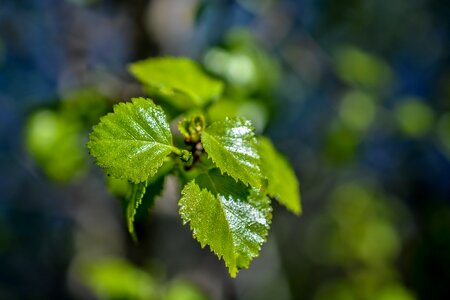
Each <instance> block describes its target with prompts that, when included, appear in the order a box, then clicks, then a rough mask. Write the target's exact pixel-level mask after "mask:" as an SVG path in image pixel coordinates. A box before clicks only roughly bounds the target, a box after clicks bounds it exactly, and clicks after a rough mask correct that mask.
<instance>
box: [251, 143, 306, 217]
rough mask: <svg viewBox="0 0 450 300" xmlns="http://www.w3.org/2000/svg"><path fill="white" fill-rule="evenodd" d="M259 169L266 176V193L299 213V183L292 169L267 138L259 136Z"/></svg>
mask: <svg viewBox="0 0 450 300" xmlns="http://www.w3.org/2000/svg"><path fill="white" fill-rule="evenodd" d="M258 142H259V154H260V155H261V161H262V165H261V169H262V172H263V174H264V175H265V176H266V177H267V178H268V186H267V193H268V194H269V195H270V196H272V197H275V198H276V199H277V200H278V202H280V203H281V204H282V205H284V206H285V207H286V208H288V209H289V210H290V211H292V212H293V213H295V214H297V215H299V214H300V213H301V206H300V194H299V184H298V181H297V177H296V176H295V173H294V170H293V169H292V167H291V166H290V165H289V163H288V162H287V160H286V159H285V158H284V157H283V156H282V155H281V154H280V153H279V152H278V151H277V150H276V149H275V147H274V146H273V145H272V143H271V142H270V140H269V139H267V138H264V137H260V138H259V139H258Z"/></svg>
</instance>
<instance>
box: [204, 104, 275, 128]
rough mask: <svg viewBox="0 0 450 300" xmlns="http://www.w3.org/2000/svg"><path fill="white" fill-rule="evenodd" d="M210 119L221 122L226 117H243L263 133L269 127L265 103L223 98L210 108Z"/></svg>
mask: <svg viewBox="0 0 450 300" xmlns="http://www.w3.org/2000/svg"><path fill="white" fill-rule="evenodd" d="M208 117H209V119H210V120H211V121H220V120H223V119H225V118H226V117H242V118H244V119H247V120H250V121H251V122H252V124H253V125H254V126H255V131H256V132H258V133H261V132H263V131H264V128H265V127H266V125H267V121H268V119H269V112H268V109H267V107H266V105H265V103H264V102H263V101H258V100H253V99H239V100H237V99H235V98H233V99H229V98H222V99H220V100H219V101H216V102H215V103H213V104H212V105H211V106H210V107H209V109H208Z"/></svg>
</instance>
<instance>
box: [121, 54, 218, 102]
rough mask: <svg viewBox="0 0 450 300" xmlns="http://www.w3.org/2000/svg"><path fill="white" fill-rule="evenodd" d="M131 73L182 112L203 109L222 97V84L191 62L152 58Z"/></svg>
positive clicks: (135, 64) (178, 59) (131, 69)
mask: <svg viewBox="0 0 450 300" xmlns="http://www.w3.org/2000/svg"><path fill="white" fill-rule="evenodd" d="M129 69H130V72H131V73H132V74H133V75H134V76H135V77H136V78H137V79H138V80H139V81H141V82H142V83H143V84H145V85H147V86H148V87H149V88H150V91H151V92H152V91H154V92H156V94H159V95H163V96H164V95H165V96H166V97H164V98H165V99H166V100H168V101H170V102H171V104H173V105H175V106H176V107H178V108H182V109H186V108H191V107H201V106H204V105H205V104H207V103H208V102H209V101H211V100H213V99H215V98H217V97H218V96H220V95H221V94H222V90H223V84H222V82H221V81H219V80H216V79H213V78H211V77H209V76H208V75H207V74H206V73H205V72H204V71H203V70H202V68H201V67H200V66H199V65H198V64H197V63H196V62H194V61H192V60H190V59H187V58H174V57H172V58H169V57H162V58H150V59H146V60H143V61H138V62H136V63H133V64H131V65H130V67H129Z"/></svg>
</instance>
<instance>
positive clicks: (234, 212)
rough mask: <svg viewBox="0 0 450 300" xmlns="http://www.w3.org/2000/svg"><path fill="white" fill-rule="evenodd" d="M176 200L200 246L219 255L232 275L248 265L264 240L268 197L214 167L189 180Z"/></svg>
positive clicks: (184, 219) (269, 215)
mask: <svg viewBox="0 0 450 300" xmlns="http://www.w3.org/2000/svg"><path fill="white" fill-rule="evenodd" d="M182 195H183V196H182V198H181V200H180V202H179V205H180V215H181V218H182V220H183V222H184V223H185V224H186V223H188V222H189V223H190V227H191V230H192V231H193V235H194V237H195V238H196V239H197V240H198V241H199V242H200V244H201V246H202V247H204V246H205V245H209V247H210V249H211V250H212V251H213V252H214V253H215V254H216V255H217V256H218V257H219V258H223V260H224V261H225V264H226V266H227V267H228V270H229V272H230V275H231V277H235V276H236V274H237V272H238V271H239V269H241V268H248V266H249V264H250V262H251V260H252V259H253V258H254V257H256V256H258V255H259V251H260V249H261V245H262V244H263V243H264V242H265V241H266V237H267V234H268V230H269V226H270V221H271V217H272V214H271V211H272V209H271V206H270V199H269V198H267V197H266V196H265V195H263V194H262V193H260V192H259V191H258V190H257V189H252V188H248V187H247V186H245V185H244V184H243V183H242V182H235V181H234V180H233V179H232V178H231V177H229V176H226V175H221V174H220V171H219V170H218V169H213V170H211V171H210V172H209V173H208V174H202V175H200V176H199V177H197V178H196V179H194V180H192V181H191V182H189V183H188V184H187V185H185V187H184V188H183V191H182Z"/></svg>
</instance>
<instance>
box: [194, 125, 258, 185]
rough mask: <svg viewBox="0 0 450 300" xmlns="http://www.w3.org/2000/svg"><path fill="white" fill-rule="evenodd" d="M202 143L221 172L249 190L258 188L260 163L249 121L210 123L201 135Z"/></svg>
mask: <svg viewBox="0 0 450 300" xmlns="http://www.w3.org/2000/svg"><path fill="white" fill-rule="evenodd" d="M202 143H203V147H204V148H205V151H206V153H208V156H209V157H210V158H211V159H212V160H213V161H214V163H215V164H216V165H217V167H219V168H220V170H221V171H222V172H226V173H228V174H229V175H230V176H231V177H233V178H234V179H236V180H238V179H239V180H241V181H242V182H244V183H245V184H250V185H251V186H253V187H258V188H259V187H260V186H261V179H262V174H261V170H260V167H259V166H260V163H261V161H260V157H259V154H258V146H257V142H256V138H255V134H254V132H253V127H252V125H251V123H250V122H249V121H245V120H243V119H240V118H226V119H225V120H224V121H218V122H214V123H213V124H211V125H210V126H209V127H207V128H206V129H205V130H204V131H203V132H202Z"/></svg>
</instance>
